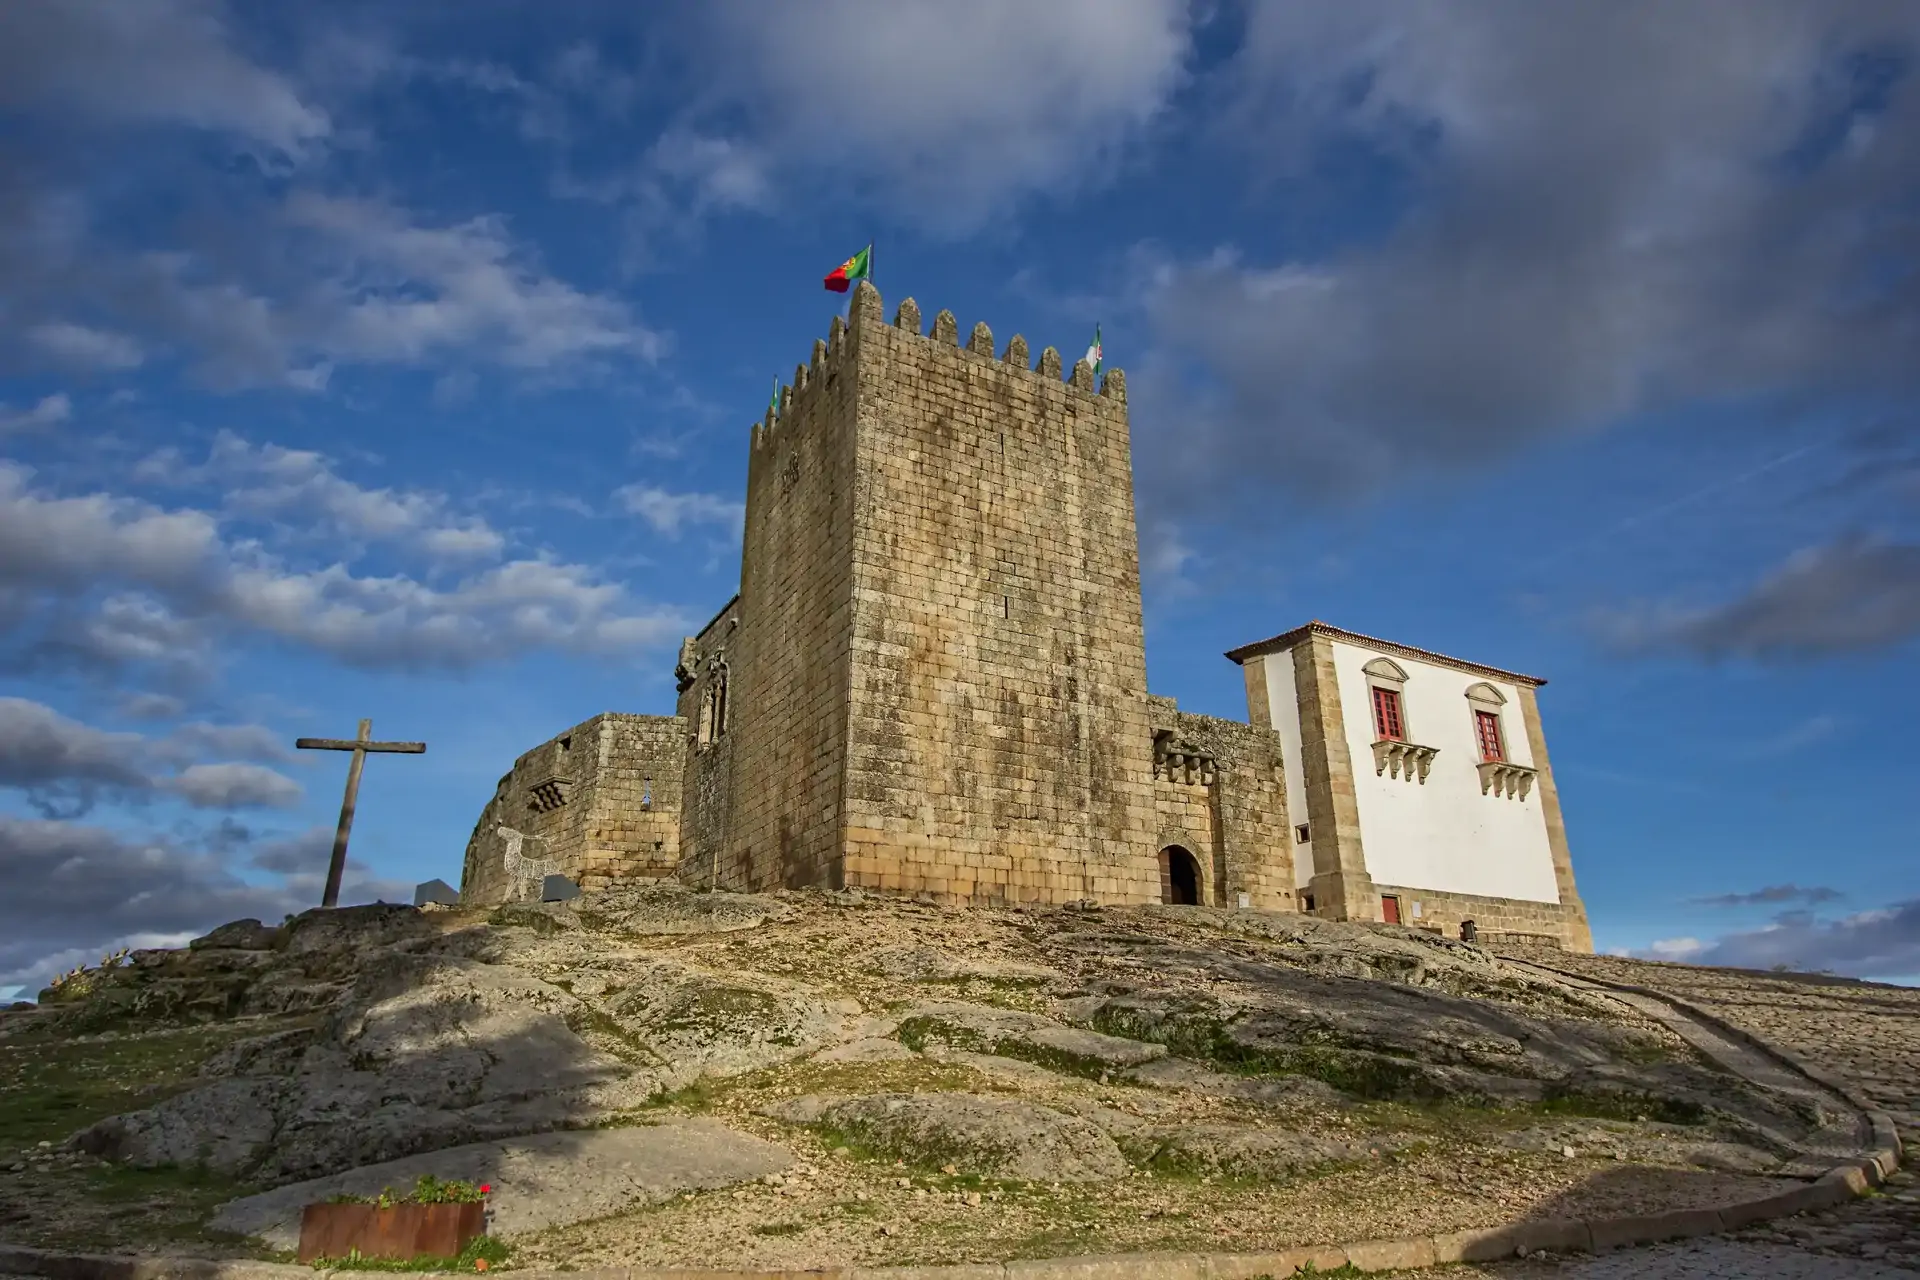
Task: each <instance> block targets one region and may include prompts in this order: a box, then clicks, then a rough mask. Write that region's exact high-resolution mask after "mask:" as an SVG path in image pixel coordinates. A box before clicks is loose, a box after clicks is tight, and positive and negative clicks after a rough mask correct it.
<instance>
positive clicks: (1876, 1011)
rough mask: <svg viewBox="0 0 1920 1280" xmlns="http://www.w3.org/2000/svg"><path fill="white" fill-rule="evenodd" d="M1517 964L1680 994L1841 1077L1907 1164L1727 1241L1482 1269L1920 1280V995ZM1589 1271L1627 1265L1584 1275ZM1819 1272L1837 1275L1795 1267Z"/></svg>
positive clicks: (1727, 975) (1818, 982)
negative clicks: (1892, 1133)
mask: <svg viewBox="0 0 1920 1280" xmlns="http://www.w3.org/2000/svg"><path fill="white" fill-rule="evenodd" d="M1514 958H1515V959H1522V960H1535V961H1538V962H1540V963H1543V964H1546V965H1550V966H1551V967H1553V968H1555V969H1558V970H1561V971H1562V972H1566V973H1572V974H1579V975H1581V976H1584V977H1588V978H1592V979H1596V980H1598V981H1602V982H1614V983H1625V984H1630V985H1633V986H1639V987H1646V988H1648V989H1650V990H1654V991H1659V992H1663V993H1666V994H1669V995H1673V996H1677V997H1679V998H1680V999H1682V1000H1685V1001H1688V1002H1689V1003H1691V1004H1693V1005H1695V1006H1698V1007H1699V1008H1701V1009H1704V1010H1706V1011H1707V1012H1708V1013H1711V1014H1713V1015H1714V1016H1716V1017H1719V1018H1723V1019H1725V1020H1726V1021H1727V1022H1728V1023H1730V1024H1732V1025H1733V1026H1736V1027H1739V1028H1741V1029H1742V1030H1744V1031H1748V1032H1751V1033H1753V1034H1755V1035H1759V1036H1761V1037H1764V1038H1765V1039H1766V1040H1768V1041H1769V1042H1771V1043H1774V1044H1777V1045H1779V1046H1781V1047H1782V1048H1785V1049H1787V1050H1789V1051H1791V1052H1792V1053H1795V1054H1797V1055H1799V1056H1800V1057H1801V1058H1803V1059H1804V1060H1806V1061H1808V1062H1811V1063H1815V1064H1818V1065H1819V1066H1822V1067H1824V1068H1825V1069H1827V1070H1828V1071H1831V1072H1833V1073H1835V1074H1837V1075H1839V1076H1841V1077H1842V1078H1844V1079H1845V1080H1847V1081H1848V1082H1849V1083H1851V1084H1852V1085H1853V1086H1854V1087H1855V1088H1856V1089H1857V1090H1858V1091H1859V1092H1860V1093H1862V1094H1864V1095H1865V1096H1866V1097H1867V1098H1868V1099H1869V1100H1870V1101H1871V1102H1872V1103H1873V1104H1874V1105H1875V1106H1877V1107H1879V1108H1880V1109H1882V1110H1884V1111H1886V1112H1887V1113H1888V1114H1889V1115H1891V1116H1892V1117H1893V1121H1894V1124H1895V1125H1896V1126H1897V1127H1898V1128H1899V1129H1900V1136H1901V1139H1902V1141H1903V1142H1904V1143H1905V1144H1906V1148H1907V1150H1906V1157H1905V1158H1906V1167H1905V1168H1903V1169H1902V1170H1901V1171H1900V1172H1899V1173H1897V1174H1895V1175H1894V1177H1893V1178H1892V1179H1891V1180H1889V1181H1888V1183H1887V1185H1886V1186H1885V1187H1884V1188H1882V1189H1881V1191H1880V1192H1879V1193H1878V1194H1875V1195H1871V1196H1867V1197H1864V1198H1862V1199H1859V1200H1855V1201H1852V1202H1850V1203H1848V1204H1845V1205H1841V1206H1840V1207H1839V1208H1836V1209H1829V1210H1825V1211H1823V1212H1820V1213H1809V1214H1802V1215H1800V1216H1799V1217H1797V1218H1789V1219H1786V1220H1784V1221H1780V1222H1772V1223H1764V1224H1761V1225H1759V1226H1755V1227H1752V1228H1750V1229H1748V1230H1746V1231H1743V1232H1739V1233H1736V1234H1735V1235H1733V1236H1731V1237H1728V1238H1726V1239H1723V1240H1718V1241H1700V1242H1694V1243H1692V1244H1689V1245H1686V1246H1678V1245H1675V1246H1663V1247H1662V1248H1659V1249H1636V1250H1631V1251H1628V1252H1625V1253H1621V1254H1618V1255H1613V1256H1610V1257H1606V1258H1593V1259H1587V1260H1585V1262H1584V1263H1581V1262H1578V1261H1570V1262H1568V1263H1566V1264H1564V1265H1562V1266H1561V1267H1560V1268H1559V1269H1558V1270H1554V1271H1539V1272H1537V1273H1536V1272H1534V1271H1530V1270H1526V1269H1523V1268H1526V1267H1530V1266H1532V1265H1533V1264H1508V1265H1504V1266H1502V1267H1501V1268H1498V1269H1496V1270H1489V1271H1487V1272H1486V1274H1488V1275H1495V1274H1497V1275H1500V1276H1502V1277H1513V1278H1514V1280H1518V1278H1519V1277H1526V1276H1531V1275H1533V1274H1540V1275H1557V1276H1567V1277H1576V1276H1577V1277H1581V1278H1582V1280H1585V1278H1586V1277H1593V1280H1600V1278H1601V1277H1611V1276H1616V1275H1618V1276H1626V1275H1645V1276H1650V1277H1653V1276H1669V1275H1671V1276H1675V1277H1692V1276H1701V1277H1707V1276H1715V1277H1717V1276H1721V1275H1727V1276H1733V1275H1744V1276H1781V1277H1796V1276H1801V1275H1805V1276H1808V1277H1827V1276H1832V1277H1834V1278H1835V1280H1853V1278H1854V1277H1859V1278H1860V1280H1867V1278H1869V1277H1889V1278H1892V1277H1902V1278H1908V1277H1912V1278H1915V1280H1920V1180H1917V1179H1916V1177H1915V1164H1916V1162H1920V990H1916V989H1913V988H1908V987H1887V986H1879V985H1876V984H1873V983H1865V982H1854V981H1851V980H1848V979H1843V978H1831V977H1826V976H1823V975H1816V974H1788V973H1755V972H1749V971H1745V970H1738V969H1705V968H1696V967H1693V966H1690V965H1678V964H1661V963H1655V962H1652V961H1644V960H1626V959H1621V958H1619V957H1614V956H1575V955H1566V954H1564V953H1560V952H1544V951H1543V952H1515V953H1514ZM1702 1047H1706V1046H1705V1045H1703V1046H1702ZM1716 1250H1717V1251H1720V1252H1716ZM1740 1251H1746V1252H1740ZM1722 1256H1724V1257H1725V1259H1727V1263H1726V1265H1730V1266H1732V1265H1738V1266H1744V1267H1745V1268H1746V1269H1745V1270H1722V1271H1716V1270H1711V1269H1688V1268H1695V1267H1706V1268H1710V1267H1711V1266H1715V1265H1720V1264H1719V1263H1716V1262H1713V1261H1712V1259H1715V1258H1719V1257H1722ZM1582 1265H1585V1266H1589V1267H1595V1268H1627V1269H1603V1270H1590V1271H1589V1270H1580V1269H1579V1268H1580V1266H1582ZM1634 1265H1645V1266H1646V1267H1648V1268H1653V1267H1655V1266H1661V1267H1666V1266H1671V1267H1676V1268H1679V1269H1674V1270H1655V1269H1648V1270H1644V1271H1637V1272H1636V1271H1633V1270H1631V1267H1632V1266H1634ZM1820 1266H1825V1267H1828V1268H1830V1269H1828V1270H1817V1269H1815V1270H1805V1269H1803V1270H1793V1268H1796V1267H1799V1268H1809V1267H1820ZM1847 1267H1852V1268H1853V1269H1852V1270H1848V1269H1846V1268H1847ZM1861 1268H1865V1269H1861Z"/></svg>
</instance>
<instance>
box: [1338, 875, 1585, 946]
mask: <svg viewBox="0 0 1920 1280" xmlns="http://www.w3.org/2000/svg"><path fill="white" fill-rule="evenodd" d="M1375 888H1376V890H1377V891H1378V892H1379V894H1380V896H1382V897H1396V898H1398V899H1399V900H1400V923H1401V924H1403V925H1410V926H1413V927H1415V928H1422V927H1424V928H1429V929H1438V930H1439V931H1440V932H1441V933H1443V934H1445V935H1446V936H1447V937H1449V938H1458V937H1459V936H1460V922H1461V921H1462V920H1471V921H1473V924H1474V928H1475V929H1476V930H1477V931H1478V933H1479V937H1480V940H1481V941H1482V942H1494V941H1500V940H1502V939H1500V938H1496V937H1493V936H1490V935H1505V936H1506V939H1507V940H1511V939H1512V937H1513V936H1514V935H1524V936H1526V937H1529V938H1539V939H1544V940H1551V942H1552V943H1553V944H1554V945H1555V946H1558V947H1561V948H1562V949H1564V950H1567V951H1589V952H1590V951H1592V950H1593V940H1592V938H1591V937H1590V936H1589V935H1587V934H1586V933H1585V931H1584V930H1585V923H1586V921H1585V918H1584V916H1582V915H1579V914H1577V913H1575V912H1573V911H1569V910H1568V909H1567V908H1565V907H1563V906H1561V905H1560V904H1559V903H1557V902H1523V901H1521V900H1519V899H1517V898H1487V897H1481V896H1479V895H1477V894H1470V893H1442V892H1440V891H1439V890H1437V889H1419V888H1414V887H1412V886H1408V885H1391V884H1381V885H1376V886H1375ZM1416 902H1417V903H1419V904H1420V916H1419V918H1418V919H1415V918H1414V915H1413V904H1414V903H1416Z"/></svg>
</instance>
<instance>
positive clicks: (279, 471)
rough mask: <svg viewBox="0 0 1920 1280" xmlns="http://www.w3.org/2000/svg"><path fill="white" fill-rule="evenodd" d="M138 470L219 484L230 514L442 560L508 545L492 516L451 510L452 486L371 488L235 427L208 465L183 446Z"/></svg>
mask: <svg viewBox="0 0 1920 1280" xmlns="http://www.w3.org/2000/svg"><path fill="white" fill-rule="evenodd" d="M135 474H136V475H137V476H139V477H141V478H144V479H148V480H152V481H159V482H165V483H173V484H215V485H218V486H220V488H221V489H222V491H223V492H224V494H225V507H226V510H227V512H228V513H229V514H233V515H244V516H252V517H263V518H275V519H280V520H283V521H288V522H290V523H291V524H293V525H295V526H296V527H298V528H301V529H305V530H308V531H310V532H318V533H322V534H325V535H329V536H332V535H345V536H346V537H348V538H350V539H354V540H359V541H367V542H394V543H402V544H405V545H408V546H411V547H414V548H417V549H419V550H421V551H424V552H426V553H427V554H428V555H429V556H431V557H433V558H434V559H447V560H472V559H476V558H490V557H493V556H497V555H499V554H500V552H501V551H502V550H504V549H505V547H506V539H505V538H504V537H503V536H502V535H501V534H500V533H499V532H497V531H496V530H495V529H493V528H492V527H491V526H490V525H489V524H488V523H487V522H486V521H485V520H484V519H482V518H480V517H478V516H473V515H457V514H455V513H453V512H452V511H450V510H449V502H448V499H447V495H445V494H444V493H436V492H429V491H426V490H419V489H391V488H378V489H369V488H365V487H363V486H361V485H358V484H355V483H354V482H353V481H351V480H347V479H345V478H344V477H342V476H341V475H340V474H339V473H338V472H337V471H335V470H334V466H333V463H332V462H331V461H330V460H329V459H328V458H326V457H325V456H324V455H322V454H319V453H315V452H313V451H311V450H305V449H286V448H282V447H281V446H279V445H274V444H267V445H258V446H256V445H253V444H250V443H248V442H247V441H246V440H243V439H241V438H240V437H239V436H237V435H234V434H233V433H232V432H229V431H222V432H220V433H219V435H218V436H216V437H215V438H214V442H213V446H212V448H211V449H210V450H209V451H208V455H207V461H206V462H205V464H204V465H201V466H197V467H196V466H188V465H185V464H183V463H182V462H181V461H180V457H179V454H178V452H177V451H173V450H167V451H163V452H161V453H158V454H154V455H152V456H150V457H149V458H147V459H146V460H145V461H144V462H143V463H142V464H141V466H140V467H139V468H137V469H136V473H135Z"/></svg>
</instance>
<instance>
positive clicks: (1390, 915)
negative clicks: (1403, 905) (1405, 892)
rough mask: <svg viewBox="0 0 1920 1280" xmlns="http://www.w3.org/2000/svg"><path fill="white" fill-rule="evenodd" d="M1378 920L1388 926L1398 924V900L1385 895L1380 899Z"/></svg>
mask: <svg viewBox="0 0 1920 1280" xmlns="http://www.w3.org/2000/svg"><path fill="white" fill-rule="evenodd" d="M1380 918H1381V919H1382V920H1385V921H1386V922H1387V923H1388V924H1399V923H1400V899H1398V898H1396V897H1394V896H1393V895H1392V894H1386V895H1385V896H1383V897H1382V898H1381V899H1380Z"/></svg>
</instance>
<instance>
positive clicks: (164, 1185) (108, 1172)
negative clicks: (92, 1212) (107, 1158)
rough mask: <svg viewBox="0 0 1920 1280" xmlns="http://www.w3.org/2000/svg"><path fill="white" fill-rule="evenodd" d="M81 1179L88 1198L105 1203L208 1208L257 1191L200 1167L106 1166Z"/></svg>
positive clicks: (100, 1166) (91, 1171)
mask: <svg viewBox="0 0 1920 1280" xmlns="http://www.w3.org/2000/svg"><path fill="white" fill-rule="evenodd" d="M84 1177H85V1181H86V1187H87V1195H88V1197H89V1198H91V1199H94V1200H98V1201H100V1202H102V1203H105V1204H130V1203H136V1202H138V1203H147V1202H151V1201H153V1200H155V1199H156V1198H161V1197H165V1198H168V1199H171V1200H175V1201H178V1202H182V1203H193V1202H198V1201H205V1202H206V1203H207V1204H208V1205H209V1206H212V1205H217V1204H222V1203H224V1202H225V1201H228V1200H233V1199H237V1198H239V1197H240V1196H244V1195H248V1194H251V1193H252V1192H253V1191H255V1190H257V1188H255V1187H254V1186H253V1185H252V1184H251V1183H247V1182H242V1181H240V1180H239V1179H237V1178H229V1177H227V1176H226V1175H224V1174H219V1173H215V1172H213V1171H212V1170H210V1169H208V1168H206V1167H205V1166H204V1165H162V1166H161V1167H159V1168H157V1169H135V1168H132V1167H131V1166H128V1165H115V1164H108V1165H99V1166H96V1167H94V1168H91V1169H88V1170H87V1171H86V1173H85V1175H84Z"/></svg>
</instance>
